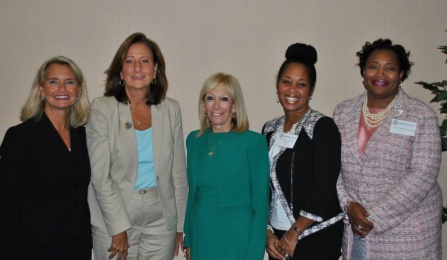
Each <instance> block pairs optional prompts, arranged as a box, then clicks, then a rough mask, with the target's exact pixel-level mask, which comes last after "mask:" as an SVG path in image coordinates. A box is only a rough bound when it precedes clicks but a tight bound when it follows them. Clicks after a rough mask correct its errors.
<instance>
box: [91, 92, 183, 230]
mask: <svg viewBox="0 0 447 260" xmlns="http://www.w3.org/2000/svg"><path fill="white" fill-rule="evenodd" d="M151 116H152V131H153V139H152V141H153V149H154V165H155V174H156V178H157V186H158V191H159V195H160V201H161V206H162V210H163V214H164V218H165V221H166V227H167V229H168V230H171V229H172V228H176V229H177V232H182V231H183V222H184V216H185V208H186V198H187V191H188V183H187V177H186V162H185V149H184V140H183V128H182V119H181V113H180V107H179V104H178V102H177V101H175V100H173V99H169V98H166V99H165V100H164V101H163V102H161V103H160V104H158V105H154V106H152V109H151ZM86 132H87V146H88V151H89V155H90V163H91V166H92V175H91V183H90V187H89V194H88V202H89V206H90V212H91V220H92V225H94V226H96V227H98V228H100V229H102V230H103V231H105V232H108V233H109V235H111V236H113V235H115V234H118V233H120V232H123V231H125V230H128V229H129V228H131V226H132V224H131V222H130V219H129V216H128V213H127V205H128V202H129V199H130V195H131V192H132V190H133V188H134V184H135V181H136V178H137V169H138V156H137V142H136V137H135V131H134V128H133V125H132V116H131V113H130V107H129V106H128V105H126V104H123V103H120V102H118V101H117V100H116V99H115V97H99V98H95V99H94V100H93V102H92V115H91V119H90V121H89V123H88V124H87V129H86Z"/></svg>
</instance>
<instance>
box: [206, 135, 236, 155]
mask: <svg viewBox="0 0 447 260" xmlns="http://www.w3.org/2000/svg"><path fill="white" fill-rule="evenodd" d="M229 132H231V131H228V132H227V133H226V134H225V135H224V136H223V137H222V138H220V140H219V142H217V144H216V145H215V146H214V148H213V147H212V146H211V131H210V132H209V133H208V144H209V146H210V152H209V153H208V155H209V156H210V157H213V156H214V150H216V148H217V146H218V145H219V144H220V142H222V140H223V139H224V138H225V136H227V134H228V133H229Z"/></svg>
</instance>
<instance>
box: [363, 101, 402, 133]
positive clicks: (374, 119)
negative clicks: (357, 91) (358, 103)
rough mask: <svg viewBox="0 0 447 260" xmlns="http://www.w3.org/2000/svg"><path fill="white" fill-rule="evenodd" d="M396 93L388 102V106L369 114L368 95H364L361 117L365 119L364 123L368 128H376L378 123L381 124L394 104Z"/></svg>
mask: <svg viewBox="0 0 447 260" xmlns="http://www.w3.org/2000/svg"><path fill="white" fill-rule="evenodd" d="M396 97H397V95H396V96H395V97H394V99H393V101H391V103H389V104H388V106H387V107H386V108H385V110H383V111H381V112H380V113H377V114H371V113H370V112H369V109H368V95H367V96H366V97H365V100H364V101H363V106H362V112H363V119H364V120H365V123H366V125H367V126H369V128H376V127H378V126H379V125H380V124H382V122H383V120H385V118H386V117H387V116H388V114H389V113H390V111H391V108H392V107H393V105H394V101H395V100H396Z"/></svg>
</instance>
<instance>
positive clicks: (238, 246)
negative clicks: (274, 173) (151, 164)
mask: <svg viewBox="0 0 447 260" xmlns="http://www.w3.org/2000/svg"><path fill="white" fill-rule="evenodd" d="M197 132H198V131H193V132H191V133H190V134H189V136H188V138H187V139H186V148H187V150H188V154H187V158H188V159H187V161H188V183H189V194H188V202H187V208H186V218H185V227H184V232H185V246H186V247H189V248H190V252H191V259H192V260H202V259H213V260H219V259H231V260H236V259H247V260H257V259H259V260H261V259H263V257H264V252H265V244H266V234H267V232H266V226H267V221H268V216H269V205H268V203H269V172H270V171H269V159H268V149H267V142H266V139H265V137H264V136H263V135H261V134H258V133H255V132H253V131H250V130H247V131H245V132H242V133H236V132H229V133H228V134H227V133H212V132H210V131H208V130H207V131H206V132H205V133H204V134H203V135H202V136H200V137H198V138H197V137H196V135H197ZM213 148H214V155H213V156H212V157H211V156H210V155H209V153H210V151H212V150H213Z"/></svg>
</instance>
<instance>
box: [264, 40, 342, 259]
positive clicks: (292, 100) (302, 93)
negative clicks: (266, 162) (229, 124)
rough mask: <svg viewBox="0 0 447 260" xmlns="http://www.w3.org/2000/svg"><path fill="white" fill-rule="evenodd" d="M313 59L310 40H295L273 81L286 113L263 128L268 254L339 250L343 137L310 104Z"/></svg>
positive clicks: (329, 255) (306, 255)
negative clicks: (268, 185)
mask: <svg viewBox="0 0 447 260" xmlns="http://www.w3.org/2000/svg"><path fill="white" fill-rule="evenodd" d="M316 61H317V52H316V50H315V48H314V47H312V46H310V45H306V44H302V43H297V44H293V45H291V46H290V47H289V48H288V49H287V52H286V61H284V63H283V64H282V66H281V68H280V70H279V73H278V78H277V84H276V89H277V94H278V102H279V103H280V104H281V106H282V107H283V110H284V115H283V116H281V117H278V118H275V119H272V120H270V121H268V122H267V123H266V124H265V125H264V127H263V130H262V132H263V134H264V135H266V137H267V140H268V143H269V157H270V177H271V190H272V197H271V208H270V220H269V225H268V226H267V248H266V250H267V253H268V254H269V255H270V259H282V258H289V259H338V258H339V256H340V255H341V252H340V251H341V250H340V249H341V239H342V231H343V222H342V221H341V219H342V217H343V214H342V210H341V208H340V206H339V202H338V198H337V192H336V182H337V178H338V174H339V171H340V150H341V139H340V133H339V131H338V129H337V126H336V125H335V123H334V121H333V120H332V119H331V118H329V117H326V116H324V115H323V114H321V113H320V112H318V111H315V110H313V109H311V108H310V107H309V100H310V99H311V97H312V94H313V91H314V88H315V82H316V70H315V66H314V64H315V63H316Z"/></svg>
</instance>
